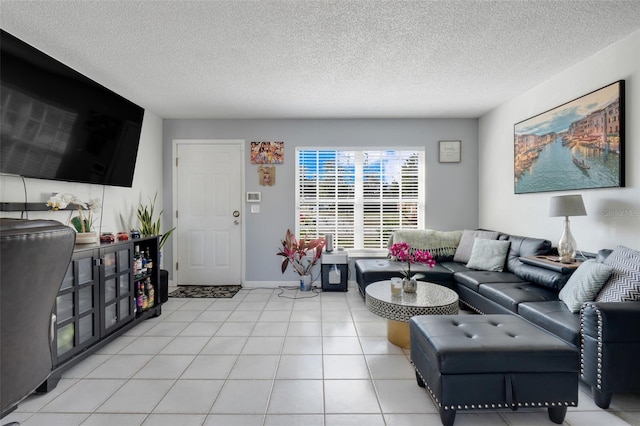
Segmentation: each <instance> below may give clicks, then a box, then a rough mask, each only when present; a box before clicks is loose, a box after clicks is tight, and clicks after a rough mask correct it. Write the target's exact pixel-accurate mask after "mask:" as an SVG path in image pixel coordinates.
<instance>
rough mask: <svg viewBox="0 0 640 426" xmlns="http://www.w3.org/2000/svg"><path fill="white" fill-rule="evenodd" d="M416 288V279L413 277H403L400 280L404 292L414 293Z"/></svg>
mask: <svg viewBox="0 0 640 426" xmlns="http://www.w3.org/2000/svg"><path fill="white" fill-rule="evenodd" d="M417 288H418V281H417V280H416V279H415V278H405V279H403V280H402V291H404V292H405V293H415V292H416V289H417Z"/></svg>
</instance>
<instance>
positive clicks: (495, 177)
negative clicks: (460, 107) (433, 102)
mask: <svg viewBox="0 0 640 426" xmlns="http://www.w3.org/2000/svg"><path fill="white" fill-rule="evenodd" d="M617 80H626V83H625V84H626V115H625V118H626V141H625V142H626V145H625V149H626V161H625V165H626V186H625V187H624V188H607V189H604V188H603V189H589V190H581V191H561V192H547V193H536V194H519V195H515V194H514V189H513V130H514V129H513V126H514V124H515V123H518V122H520V121H522V120H525V119H527V118H529V117H532V116H535V115H537V114H540V113H542V112H544V111H547V110H549V109H551V108H554V107H556V106H558V105H561V104H564V103H566V102H568V101H571V100H573V99H575V98H578V97H580V96H582V95H585V94H587V93H589V92H592V91H594V90H597V89H599V88H601V87H603V86H606V85H608V84H610V83H613V82H615V81H617ZM639 103H640V32H636V33H634V34H632V35H631V36H629V37H627V38H625V39H623V40H621V41H619V42H617V43H615V44H613V45H611V46H609V47H607V48H606V49H604V50H602V51H601V52H599V53H597V54H596V55H594V56H592V57H590V58H588V59H586V60H584V61H582V62H581V63H578V64H576V65H575V66H572V67H571V68H569V69H567V70H565V71H563V72H562V73H560V74H558V75H556V76H554V77H553V78H551V79H549V80H548V81H546V82H544V83H542V84H540V85H538V86H536V87H534V88H532V89H531V90H529V91H527V92H525V93H523V94H521V95H520V96H518V97H516V98H515V99H513V100H511V101H509V102H507V103H505V104H503V105H501V106H500V107H498V108H496V109H495V110H493V111H491V112H490V113H488V114H486V115H484V116H483V117H481V118H480V121H479V129H478V138H479V170H480V173H479V194H480V203H479V223H480V226H481V227H483V228H488V229H496V230H500V231H503V232H507V233H511V234H518V235H527V236H536V237H541V238H548V239H550V240H551V241H554V242H556V241H557V240H558V239H559V238H560V235H561V233H562V218H559V217H548V213H549V199H550V197H551V196H554V195H564V194H574V193H580V194H582V197H583V199H584V203H585V207H586V209H587V216H581V217H573V218H571V230H572V233H573V234H574V237H575V239H576V241H577V243H578V247H579V249H581V250H585V251H589V252H595V251H597V250H598V249H601V248H615V246H616V245H618V244H621V245H626V246H628V247H631V248H635V249H640V171H639V170H640V140H639V137H640V120H639V119H638V117H639V115H640V107H639Z"/></svg>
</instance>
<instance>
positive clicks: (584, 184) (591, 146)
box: [513, 80, 624, 194]
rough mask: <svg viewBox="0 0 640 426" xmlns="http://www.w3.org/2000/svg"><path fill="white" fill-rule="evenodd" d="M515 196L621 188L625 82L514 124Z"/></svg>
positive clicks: (621, 81)
mask: <svg viewBox="0 0 640 426" xmlns="http://www.w3.org/2000/svg"><path fill="white" fill-rule="evenodd" d="M513 172H514V190H515V193H516V194H524V193H530V192H546V191H566V190H575V189H588V188H610V187H622V186H624V80H620V81H617V82H615V83H612V84H610V85H608V86H605V87H603V88H601V89H598V90H596V91H594V92H591V93H589V94H586V95H584V96H581V97H579V98H578V99H574V100H573V101H570V102H567V103H566V104H563V105H560V106H558V107H556V108H554V109H552V110H549V111H547V112H543V113H542V114H539V115H536V116H535V117H531V118H528V119H526V120H524V121H521V122H519V123H516V124H515V126H514V160H513Z"/></svg>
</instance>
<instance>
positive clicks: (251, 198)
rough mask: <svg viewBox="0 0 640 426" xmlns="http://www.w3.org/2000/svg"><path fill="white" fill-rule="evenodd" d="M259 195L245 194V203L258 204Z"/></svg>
mask: <svg viewBox="0 0 640 426" xmlns="http://www.w3.org/2000/svg"><path fill="white" fill-rule="evenodd" d="M260 195H261V193H260V192H247V203H259V202H260V198H261V197H260Z"/></svg>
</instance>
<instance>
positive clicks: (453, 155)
mask: <svg viewBox="0 0 640 426" xmlns="http://www.w3.org/2000/svg"><path fill="white" fill-rule="evenodd" d="M461 145H462V143H461V141H440V146H439V148H440V151H439V155H438V161H439V162H441V163H459V162H460V158H461V155H460V150H461Z"/></svg>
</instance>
